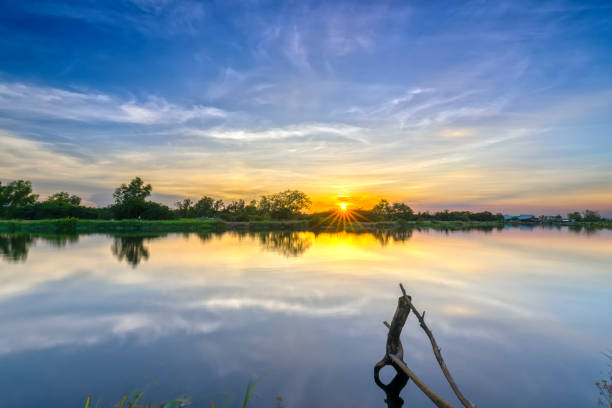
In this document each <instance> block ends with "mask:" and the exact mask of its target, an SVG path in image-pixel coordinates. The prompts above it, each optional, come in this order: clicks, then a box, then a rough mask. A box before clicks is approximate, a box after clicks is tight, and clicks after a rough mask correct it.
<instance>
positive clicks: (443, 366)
mask: <svg viewBox="0 0 612 408" xmlns="http://www.w3.org/2000/svg"><path fill="white" fill-rule="evenodd" d="M399 286H400V289H401V290H402V294H403V295H404V298H407V299H408V303H409V304H410V310H412V312H413V313H414V314H415V315H416V317H417V319H419V325H420V326H421V328H422V329H423V331H424V332H425V334H427V337H428V338H429V342H430V343H431V348H432V349H433V352H434V355H435V356H436V360H438V364H439V365H440V368H441V369H442V373H444V377H446V381H448V384H449V385H450V386H451V388H452V389H453V392H454V393H455V395H456V396H457V398H458V399H459V401H461V404H462V405H463V406H464V407H465V408H476V406H475V405H474V404H472V403H471V402H470V401H469V400H468V399H467V398H466V397H465V396H464V395H463V393H462V392H461V391H459V387H458V386H457V383H455V380H454V379H453V376H452V375H451V373H450V371H448V367H447V366H446V363H445V362H444V359H443V358H442V351H441V350H440V347H438V343H436V339H435V338H434V336H433V333H432V332H431V330H430V329H429V327H427V323H425V311H423V314H420V313H419V311H418V310H417V309H416V307H414V305H413V304H412V299H411V298H410V296H408V295H406V290H405V289H404V286H403V285H402V284H401V283H400V285H399Z"/></svg>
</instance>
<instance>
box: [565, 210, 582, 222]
mask: <svg viewBox="0 0 612 408" xmlns="http://www.w3.org/2000/svg"><path fill="white" fill-rule="evenodd" d="M567 218H568V219H569V220H570V221H582V214H580V213H579V212H578V211H574V212H573V213H569V214H567Z"/></svg>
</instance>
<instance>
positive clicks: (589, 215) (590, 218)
mask: <svg viewBox="0 0 612 408" xmlns="http://www.w3.org/2000/svg"><path fill="white" fill-rule="evenodd" d="M582 219H583V220H584V221H585V222H597V221H601V216H600V215H599V213H598V212H597V211H592V210H584V215H583V217H582Z"/></svg>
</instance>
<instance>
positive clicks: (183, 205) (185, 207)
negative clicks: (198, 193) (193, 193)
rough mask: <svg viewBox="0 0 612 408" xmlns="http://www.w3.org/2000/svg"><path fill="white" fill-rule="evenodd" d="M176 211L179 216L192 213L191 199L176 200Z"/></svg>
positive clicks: (185, 216) (187, 215) (188, 215)
mask: <svg viewBox="0 0 612 408" xmlns="http://www.w3.org/2000/svg"><path fill="white" fill-rule="evenodd" d="M176 206H177V207H178V213H179V215H180V216H181V217H183V218H187V217H190V216H191V215H192V213H193V201H192V200H191V198H186V199H184V200H183V201H177V202H176Z"/></svg>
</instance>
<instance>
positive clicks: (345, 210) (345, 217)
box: [318, 202, 368, 231]
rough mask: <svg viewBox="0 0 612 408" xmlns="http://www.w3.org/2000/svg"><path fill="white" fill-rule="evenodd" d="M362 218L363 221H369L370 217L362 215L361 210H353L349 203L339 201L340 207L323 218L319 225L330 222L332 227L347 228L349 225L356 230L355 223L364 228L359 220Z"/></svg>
mask: <svg viewBox="0 0 612 408" xmlns="http://www.w3.org/2000/svg"><path fill="white" fill-rule="evenodd" d="M360 219H361V221H368V219H367V218H366V217H364V216H363V215H361V214H360V213H359V212H357V211H355V210H351V209H350V208H349V203H347V202H339V203H338V208H336V209H334V210H333V211H332V213H331V214H329V215H328V216H327V217H325V218H324V219H323V220H321V221H320V222H319V223H318V226H320V225H323V224H325V223H327V222H329V225H330V226H331V227H335V228H337V229H340V228H342V229H343V230H346V228H347V227H348V228H349V229H351V230H353V231H354V230H355V224H356V225H357V226H359V227H360V228H363V225H362V224H361V222H359V220H360Z"/></svg>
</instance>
